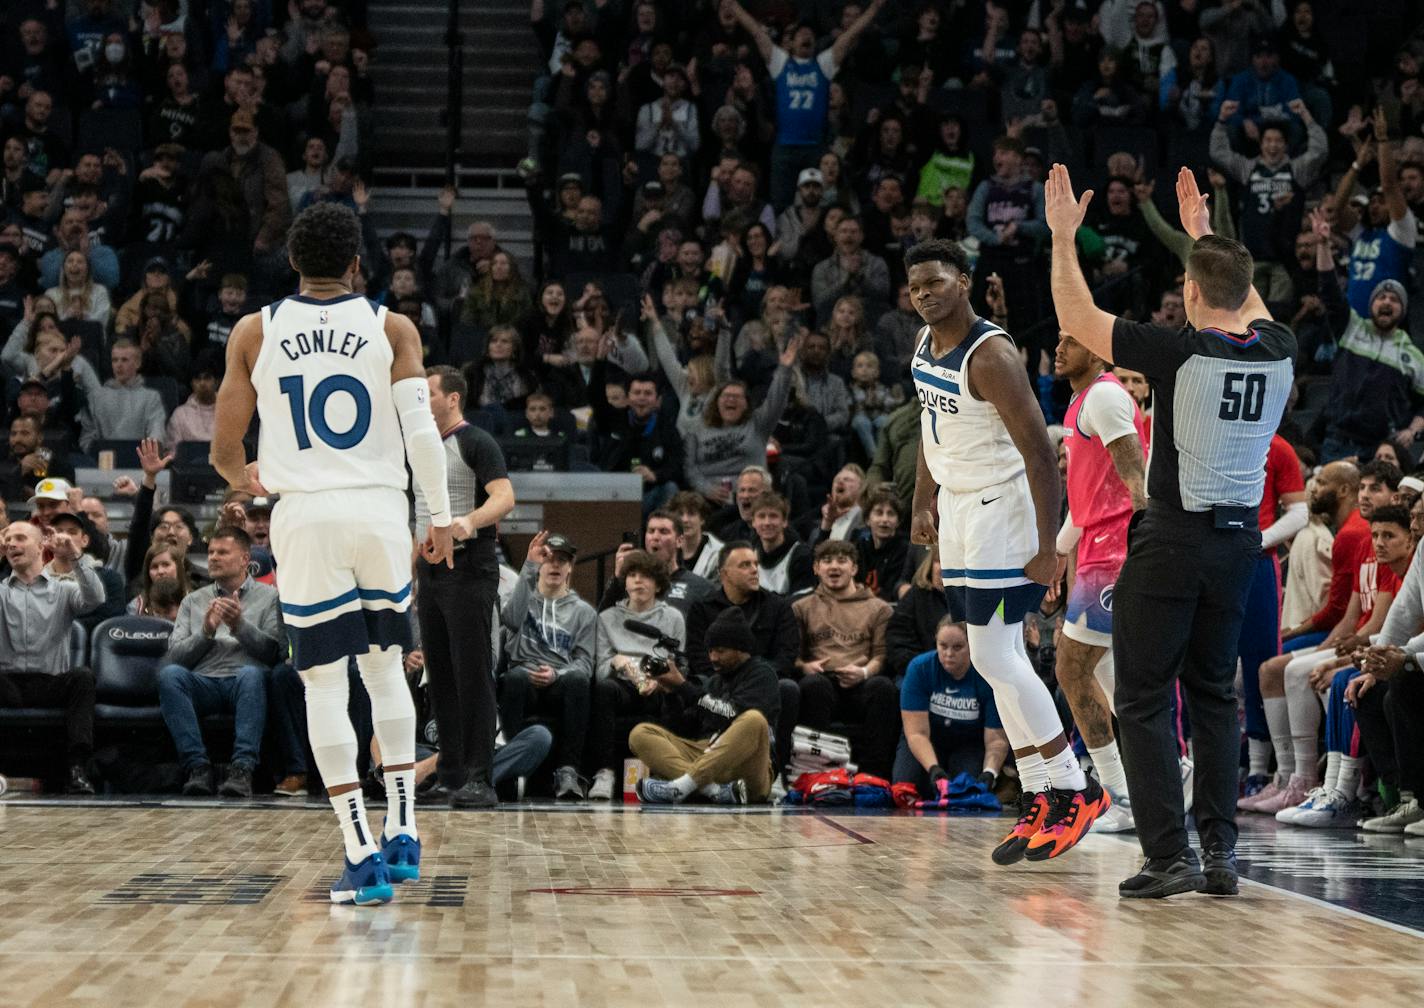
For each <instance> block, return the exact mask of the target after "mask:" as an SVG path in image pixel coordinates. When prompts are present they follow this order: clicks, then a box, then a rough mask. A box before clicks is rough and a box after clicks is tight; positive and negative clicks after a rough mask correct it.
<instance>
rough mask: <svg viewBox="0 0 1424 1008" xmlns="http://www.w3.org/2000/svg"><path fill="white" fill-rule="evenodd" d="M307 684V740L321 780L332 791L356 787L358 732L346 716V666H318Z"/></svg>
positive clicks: (339, 663) (305, 673)
mask: <svg viewBox="0 0 1424 1008" xmlns="http://www.w3.org/2000/svg"><path fill="white" fill-rule="evenodd" d="M302 681H303V682H304V683H306V697H307V738H308V739H310V740H311V747H312V756H313V757H314V758H315V759H316V766H317V769H318V770H320V771H321V779H322V781H323V783H325V784H326V786H327V787H328V788H333V787H340V786H341V785H342V784H355V783H356V781H357V779H358V778H357V776H356V732H355V730H354V729H352V727H351V718H350V717H349V716H348V715H347V713H346V703H347V699H348V693H349V690H348V689H347V682H346V662H345V660H344V659H343V660H342V661H336V662H329V663H328V664H326V665H314V666H313V667H311V668H309V669H306V670H305V671H303V672H302Z"/></svg>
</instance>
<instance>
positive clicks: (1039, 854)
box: [1024, 777, 1112, 861]
mask: <svg viewBox="0 0 1424 1008" xmlns="http://www.w3.org/2000/svg"><path fill="white" fill-rule="evenodd" d="M1048 794H1049V799H1048V818H1047V819H1046V820H1045V821H1044V824H1043V826H1042V828H1041V829H1039V831H1038V832H1037V833H1035V834H1034V835H1033V837H1032V838H1031V839H1030V840H1029V842H1028V849H1027V850H1026V851H1024V857H1026V858H1028V859H1029V860H1030V861H1047V860H1048V859H1049V858H1056V857H1058V856H1059V855H1060V854H1067V853H1068V852H1069V851H1070V850H1072V849H1073V847H1074V846H1075V845H1076V844H1077V843H1078V841H1079V840H1081V839H1083V837H1085V836H1087V835H1088V830H1090V829H1092V828H1093V823H1094V822H1095V821H1097V818H1098V816H1100V815H1102V814H1103V813H1104V812H1106V811H1107V810H1108V809H1109V808H1111V807H1112V798H1111V796H1109V795H1108V793H1107V791H1106V790H1105V789H1104V788H1103V787H1102V785H1100V784H1099V783H1098V782H1097V781H1095V780H1094V779H1093V778H1091V777H1089V778H1088V783H1087V786H1086V787H1084V788H1083V790H1081V791H1063V790H1060V789H1058V788H1049V789H1048Z"/></svg>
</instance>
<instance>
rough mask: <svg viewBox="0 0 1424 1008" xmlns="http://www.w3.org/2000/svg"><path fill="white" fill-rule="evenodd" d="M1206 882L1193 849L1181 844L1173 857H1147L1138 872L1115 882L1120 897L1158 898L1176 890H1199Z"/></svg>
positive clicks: (1171, 893)
mask: <svg viewBox="0 0 1424 1008" xmlns="http://www.w3.org/2000/svg"><path fill="white" fill-rule="evenodd" d="M1206 884H1207V881H1206V876H1205V875H1204V874H1202V866H1201V862H1200V861H1198V860H1197V854H1196V851H1194V850H1192V849H1191V848H1190V847H1184V848H1183V849H1182V851H1181V852H1180V853H1178V854H1176V855H1175V856H1173V857H1169V858H1148V859H1147V860H1146V861H1145V862H1143V865H1142V870H1141V871H1139V872H1138V873H1137V874H1136V875H1134V876H1132V878H1130V879H1124V880H1123V881H1121V882H1119V883H1118V886H1117V894H1118V895H1119V896H1121V897H1122V898H1123V899H1161V898H1162V897H1164V896H1176V895H1178V894H1179V893H1189V892H1201V891H1202V890H1203V889H1205V888H1206Z"/></svg>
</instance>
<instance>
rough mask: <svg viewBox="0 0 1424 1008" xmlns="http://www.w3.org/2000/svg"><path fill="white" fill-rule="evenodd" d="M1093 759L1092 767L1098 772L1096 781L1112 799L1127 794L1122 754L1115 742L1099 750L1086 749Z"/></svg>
mask: <svg viewBox="0 0 1424 1008" xmlns="http://www.w3.org/2000/svg"><path fill="white" fill-rule="evenodd" d="M1088 755H1089V756H1091V757H1093V766H1094V767H1096V768H1097V771H1098V781H1099V782H1100V783H1101V784H1102V785H1103V787H1105V788H1107V790H1108V793H1109V794H1111V795H1112V796H1113V798H1120V797H1122V796H1123V795H1126V794H1127V773H1126V772H1125V771H1124V770H1123V768H1122V753H1121V752H1119V751H1118V748H1117V743H1116V742H1109V743H1108V744H1107V745H1105V746H1103V747H1102V748H1101V749H1092V748H1089V749H1088Z"/></svg>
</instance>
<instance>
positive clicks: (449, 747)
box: [415, 366, 514, 808]
mask: <svg viewBox="0 0 1424 1008" xmlns="http://www.w3.org/2000/svg"><path fill="white" fill-rule="evenodd" d="M425 376H426V381H427V382H428V383H429V385H430V412H431V413H432V414H433V415H434V417H435V426H436V427H437V428H439V430H440V437H441V438H442V439H443V441H444V444H445V473H446V479H447V481H448V484H449V490H450V513H451V514H452V515H454V516H455V518H454V519H453V520H452V521H451V522H450V534H451V536H452V537H453V538H454V539H455V554H454V562H453V565H452V566H449V567H447V566H446V565H445V564H443V563H435V564H432V563H427V562H426V560H425V558H424V557H417V558H416V561H415V568H416V570H415V575H416V585H417V589H418V591H419V594H418V595H417V597H416V614H417V616H418V617H419V619H420V646H421V651H422V652H423V653H424V655H425V671H426V673H427V674H428V676H429V678H430V702H431V703H430V705H431V708H432V709H433V710H434V713H435V727H436V729H437V730H438V731H439V733H440V762H439V763H438V764H437V770H436V773H437V774H438V776H439V784H438V785H437V787H436V788H434V789H432V791H430V792H426V794H425V795H424V796H423V800H425V801H435V800H440V799H445V800H448V801H449V802H450V805H451V806H452V807H454V808H490V807H492V806H494V805H495V804H497V803H498V798H497V797H496V795H495V791H494V785H493V782H492V781H491V773H492V770H493V764H494V737H495V721H496V719H497V717H498V707H497V704H496V698H495V689H494V670H493V669H492V668H491V667H490V665H491V655H492V642H493V639H494V637H493V635H494V632H495V618H494V612H495V604H496V601H497V599H498V597H499V558H498V555H497V554H496V551H495V523H496V522H498V521H499V520H500V519H501V518H503V517H504V516H505V515H507V514H509V512H510V511H512V510H513V509H514V486H513V484H511V483H510V481H509V475H508V473H507V472H506V470H505V465H504V455H503V453H502V452H501V451H500V450H499V444H498V443H497V442H496V441H495V439H494V438H492V437H490V436H489V435H488V434H486V433H485V432H484V431H482V430H480V429H479V428H478V427H476V426H474V425H473V424H470V423H468V422H466V420H465V414H464V407H465V402H466V400H467V398H468V394H469V388H468V386H467V385H466V384H465V379H464V376H462V375H461V374H460V372H459V371H457V370H455V369H454V368H452V367H448V366H440V367H433V368H430V369H428V370H427V371H426V372H425ZM415 522H416V541H417V542H419V541H420V539H421V537H423V536H424V535H425V528H426V526H427V525H428V524H429V523H430V508H429V506H428V505H427V504H426V502H425V495H424V494H422V493H421V492H420V487H419V485H418V484H417V486H416V488H415Z"/></svg>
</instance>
